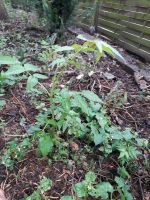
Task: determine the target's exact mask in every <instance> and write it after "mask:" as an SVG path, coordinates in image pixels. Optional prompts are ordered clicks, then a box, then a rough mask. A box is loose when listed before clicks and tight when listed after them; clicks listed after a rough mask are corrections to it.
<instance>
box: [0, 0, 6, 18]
mask: <svg viewBox="0 0 150 200" xmlns="http://www.w3.org/2000/svg"><path fill="white" fill-rule="evenodd" d="M0 20H8V13H7V10H6V8H5V5H4V2H3V0H0Z"/></svg>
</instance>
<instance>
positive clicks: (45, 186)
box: [37, 177, 52, 193]
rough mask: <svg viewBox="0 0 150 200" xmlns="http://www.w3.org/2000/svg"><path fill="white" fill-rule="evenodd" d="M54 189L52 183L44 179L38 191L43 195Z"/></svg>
mask: <svg viewBox="0 0 150 200" xmlns="http://www.w3.org/2000/svg"><path fill="white" fill-rule="evenodd" d="M51 187H52V181H51V180H50V179H49V178H46V177H44V178H43V179H42V180H41V181H40V183H39V185H38V188H37V189H38V190H40V192H41V193H44V192H46V191H47V190H49V189H50V188H51Z"/></svg>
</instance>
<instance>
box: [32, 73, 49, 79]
mask: <svg viewBox="0 0 150 200" xmlns="http://www.w3.org/2000/svg"><path fill="white" fill-rule="evenodd" d="M33 76H34V77H36V78H38V79H47V78H48V76H45V75H43V74H37V73H35V74H33Z"/></svg>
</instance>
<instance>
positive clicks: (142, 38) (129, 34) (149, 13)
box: [75, 0, 150, 62]
mask: <svg viewBox="0 0 150 200" xmlns="http://www.w3.org/2000/svg"><path fill="white" fill-rule="evenodd" d="M75 16H76V17H75V19H76V22H77V25H79V26H82V27H83V28H86V29H90V28H91V27H95V29H96V31H97V32H99V33H101V34H103V35H105V36H107V37H109V38H110V39H111V40H113V41H115V42H116V43H118V44H119V45H121V46H123V47H124V48H125V49H127V50H129V51H131V52H133V53H135V54H137V55H139V56H141V57H142V58H144V59H145V60H146V61H149V62H150V0H97V1H96V0H82V1H80V2H79V3H78V5H77V7H76V9H75Z"/></svg>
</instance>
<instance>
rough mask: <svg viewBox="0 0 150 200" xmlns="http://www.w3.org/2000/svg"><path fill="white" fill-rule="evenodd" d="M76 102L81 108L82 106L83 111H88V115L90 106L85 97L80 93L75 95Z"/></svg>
mask: <svg viewBox="0 0 150 200" xmlns="http://www.w3.org/2000/svg"><path fill="white" fill-rule="evenodd" d="M74 102H75V103H76V105H77V106H78V107H79V108H81V110H82V112H83V113H86V114H87V115H89V107H88V105H87V102H86V101H85V100H84V98H83V97H81V96H80V95H79V94H77V95H75V96H74Z"/></svg>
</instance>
